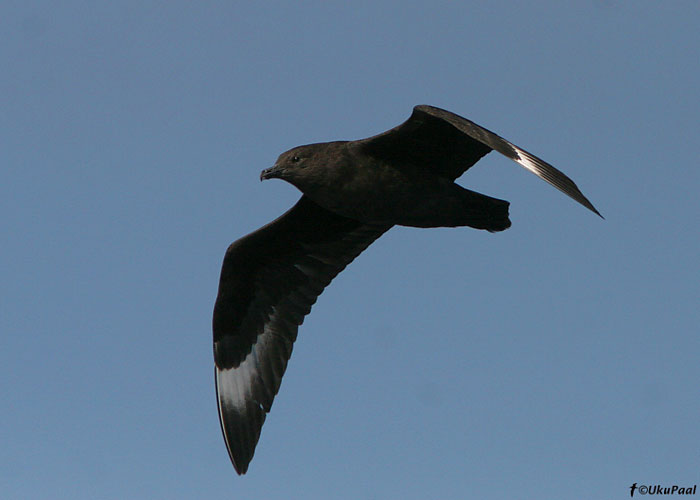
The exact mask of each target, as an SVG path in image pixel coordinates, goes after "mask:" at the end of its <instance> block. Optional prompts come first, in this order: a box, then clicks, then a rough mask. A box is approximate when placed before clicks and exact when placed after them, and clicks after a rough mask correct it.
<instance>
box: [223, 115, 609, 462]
mask: <svg viewBox="0 0 700 500" xmlns="http://www.w3.org/2000/svg"><path fill="white" fill-rule="evenodd" d="M492 150H496V151H498V152H499V153H501V154H503V155H505V156H507V157H508V158H510V159H511V160H513V161H515V162H517V163H518V164H520V165H522V166H523V167H525V168H526V169H528V170H529V171H531V172H532V173H534V174H535V175H537V176H538V177H540V178H541V179H544V180H545V181H547V182H548V183H550V184H551V185H553V186H554V187H556V188H558V189H559V190H561V191H562V192H564V193H565V194H567V195H568V196H570V197H571V198H573V199H574V200H576V201H577V202H579V203H580V204H581V205H583V206H584V207H586V208H588V209H589V210H591V211H593V212H594V213H596V214H598V215H600V213H599V212H598V211H597V210H596V209H595V207H594V206H593V205H592V204H591V202H590V201H588V199H586V197H585V196H584V195H583V193H581V191H580V190H579V189H578V187H576V184H574V182H573V181H572V180H571V179H569V178H568V177H567V176H566V175H564V174H563V173H562V172H560V171H559V170H557V169H556V168H554V167H553V166H552V165H550V164H548V163H546V162H545V161H543V160H541V159H539V158H537V157H536V156H534V155H532V154H530V153H528V152H527V151H525V150H523V149H521V148H519V147H518V146H516V145H514V144H512V143H510V142H508V141H507V140H505V139H503V138H501V137H499V136H498V135H496V134H494V133H493V132H490V131H489V130H486V129H485V128H483V127H480V126H479V125H477V124H476V123H474V122H472V121H470V120H467V119H466V118H462V117H461V116H458V115H456V114H454V113H451V112H449V111H445V110H443V109H439V108H436V107H433V106H426V105H421V106H416V107H415V108H414V109H413V113H412V114H411V116H410V118H409V119H408V120H407V121H405V122H404V123H402V124H401V125H399V126H397V127H395V128H392V129H391V130H388V131H387V132H384V133H382V134H379V135H376V136H373V137H370V138H367V139H361V140H356V141H336V142H328V143H321V144H310V145H306V146H299V147H296V148H293V149H290V150H289V151H287V152H285V153H282V154H281V155H280V156H279V158H278V159H277V162H276V163H275V165H274V166H273V167H271V168H268V169H266V170H263V171H262V173H261V174H260V179H261V180H264V179H273V178H278V179H283V180H285V181H287V182H289V183H291V184H293V185H294V186H295V187H297V188H298V189H299V190H300V191H301V192H302V196H301V199H299V201H298V202H297V203H296V205H294V206H293V207H292V208H291V209H290V210H289V211H287V212H286V213H284V214H283V215H282V216H280V217H279V218H277V219H276V220H274V221H272V222H270V223H269V224H267V225H265V226H263V227H262V228H260V229H258V230H257V231H254V232H253V233H251V234H249V235H247V236H244V237H243V238H241V239H239V240H238V241H236V242H234V243H233V244H231V246H229V247H228V250H227V251H226V255H225V257H224V262H223V266H222V268H221V278H220V282H219V291H218V296H217V298H216V304H215V306H214V318H213V331H214V361H215V365H216V369H215V380H216V392H217V397H218V408H219V421H220V423H221V429H222V432H223V435H224V440H225V441H226V447H227V448H228V453H229V456H230V458H231V461H232V462H233V466H234V468H235V469H236V472H238V474H244V473H245V472H246V471H247V470H248V465H249V464H250V461H251V459H252V458H253V453H254V452H255V447H256V445H257V443H258V439H259V437H260V430H261V429H262V425H263V423H264V422H265V416H266V414H267V413H268V412H269V411H270V408H271V406H272V402H273V400H274V397H275V395H276V394H277V391H278V390H279V388H280V382H281V380H282V375H283V374H284V371H285V369H286V367H287V362H288V360H289V357H290V356H291V354H292V346H293V344H294V341H295V340H296V337H297V330H298V328H299V325H301V324H302V322H303V321H304V316H306V315H307V314H308V313H309V311H310V310H311V306H312V305H313V304H314V303H315V302H316V299H317V298H318V296H319V295H320V294H321V292H322V291H323V289H324V288H325V287H326V286H328V284H329V283H330V282H331V280H332V279H333V278H334V277H335V276H336V275H337V274H338V273H339V272H340V271H342V270H343V269H344V268H345V266H347V265H348V264H349V263H350V262H352V260H353V259H354V258H355V257H357V256H358V255H359V254H360V253H361V252H362V251H363V250H364V249H365V248H367V247H368V246H369V245H370V244H371V243H372V242H373V241H374V240H376V239H377V238H379V237H380V236H381V235H382V234H384V233H385V232H386V231H388V230H389V229H390V228H391V227H392V226H394V225H401V226H413V227H458V226H469V227H473V228H476V229H485V230H487V231H502V230H504V229H507V228H508V227H510V220H509V218H508V206H509V203H508V202H507V201H504V200H499V199H496V198H492V197H490V196H486V195H483V194H479V193H476V192H474V191H470V190H468V189H464V188H463V187H461V186H459V185H457V184H455V182H454V181H455V179H457V178H458V177H459V176H460V175H462V174H463V173H464V172H465V171H466V170H467V169H469V168H470V167H471V166H472V165H474V164H475V163H476V162H477V161H479V159H480V158H482V157H483V156H484V155H486V154H487V153H489V152H490V151H492ZM601 217H602V216H601Z"/></svg>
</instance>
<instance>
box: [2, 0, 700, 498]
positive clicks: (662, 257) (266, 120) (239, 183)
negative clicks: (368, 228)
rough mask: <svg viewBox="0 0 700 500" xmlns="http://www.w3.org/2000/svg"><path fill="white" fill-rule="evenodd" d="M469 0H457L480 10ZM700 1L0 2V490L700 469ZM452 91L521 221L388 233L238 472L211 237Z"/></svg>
mask: <svg viewBox="0 0 700 500" xmlns="http://www.w3.org/2000/svg"><path fill="white" fill-rule="evenodd" d="M470 4H471V5H470ZM699 25H700V7H699V6H698V4H697V2H690V1H688V2H682V1H678V2H646V1H639V2H617V1H595V2H517V3H516V2H512V3H511V2H479V3H476V2H473V3H472V2H439V1H438V2H435V1H431V2H383V1H378V2H353V3H350V2H348V3H344V2H343V3H341V2H294V3H292V2H288V3H276V2H269V3H262V2H260V3H255V4H254V3H253V2H199V3H197V2H181V1H173V2H128V1H125V2H112V3H106V2H62V3H61V5H60V7H59V6H58V4H56V3H54V2H26V1H25V2H18V1H6V2H4V3H3V7H1V8H0V63H1V64H2V73H3V76H2V77H1V78H0V161H1V164H2V182H1V183H0V208H1V209H2V214H3V215H2V217H1V218H0V231H2V239H3V243H2V245H0V255H1V256H2V260H3V266H2V271H0V273H1V274H0V277H1V282H2V286H0V331H1V335H0V375H1V376H0V394H1V395H2V399H3V401H4V405H5V407H4V409H3V411H2V412H0V494H1V495H2V496H3V498H23V499H44V498H54V499H62V498H66V499H95V498H99V499H124V498H135V499H142V498H143V499H181V498H182V499H186V498H187V499H189V498H210V497H216V498H265V499H276V498H284V499H289V498H304V499H315V498H319V499H326V498H340V499H344V498H347V499H357V498H382V499H384V498H397V499H398V498H400V499H424V498H465V497H474V498H482V499H491V498H494V499H496V498H498V499H501V498H538V499H548V498H552V499H554V498H562V497H581V498H584V497H585V498H625V497H627V495H628V494H629V489H628V488H629V486H630V485H631V484H632V483H633V482H637V483H639V484H647V483H649V484H655V483H661V484H669V485H672V484H680V485H683V484H690V485H692V484H695V483H700V473H699V472H698V471H700V451H699V450H700V447H699V446H698V444H699V443H700V426H699V425H698V422H699V419H698V416H699V415H700V392H699V391H698V380H700V364H699V363H698V359H699V357H700V336H699V335H698V333H699V332H700V313H699V312H698V311H699V308H698V304H699V302H700V301H699V300H698V299H699V298H700V272H699V271H700V266H699V265H698V254H699V253H700V252H699V251H700V232H699V231H698V216H699V215H700V210H699V208H700V207H699V203H698V190H699V189H700V169H698V163H699V162H698V160H700V157H699V156H700V155H698V152H697V137H698V134H699V133H700V126H699V120H698V104H699V103H700V99H699V91H698V89H699V88H700V66H699V65H698V47H700V34H699V33H700V32H699V31H698V28H697V27H698V26H699ZM420 103H426V104H433V105H436V106H441V107H444V108H447V109H449V110H451V111H454V112H456V113H458V114H461V115H463V116H466V117H468V118H470V119H472V120H474V121H476V122H477V123H479V124H481V125H483V126H485V127H487V128H489V129H492V130H494V131H496V132H497V133H499V134H501V135H503V136H504V137H506V138H507V139H509V140H511V141H512V142H514V143H515V144H518V145H519V146H522V147H524V148H525V149H528V150H529V151H532V152H533V153H535V154H537V155H538V156H541V157H542V158H544V159H546V160H547V161H549V162H551V163H553V164H554V165H556V166H557V167H558V168H560V169H561V170H563V171H564V172H566V173H567V174H568V175H569V176H571V177H572V178H573V179H574V180H575V181H576V182H577V184H578V185H579V187H580V188H581V189H582V190H583V192H584V193H585V194H586V195H587V196H588V197H589V198H590V200H591V201H592V202H593V203H594V204H595V205H596V207H597V208H598V209H599V210H600V211H601V213H603V215H604V216H605V217H606V220H604V221H603V220H601V219H599V218H598V217H596V216H594V215H592V214H591V213H590V212H588V211H587V210H585V209H584V208H582V207H580V206H578V205H576V204H575V203H574V202H572V201H571V200H569V199H567V198H566V197H565V196H564V195H562V194H561V193H559V192H558V191H556V190H555V189H553V188H552V187H550V186H548V185H547V184H545V183H543V182H542V181H540V180H538V179H537V178H536V177H535V176H533V175H531V174H529V173H527V172H526V171H525V170H523V169H521V168H520V167H518V166H517V165H516V164H514V163H512V162H510V161H509V160H507V159H505V158H503V157H499V156H497V155H496V154H495V153H494V154H492V155H489V156H488V157H487V158H485V159H484V160H482V161H481V162H480V163H479V164H478V165H477V166H476V167H475V168H473V169H472V170H470V171H469V172H468V173H467V174H466V175H465V176H464V177H463V178H461V179H460V181H459V182H460V183H461V184H462V185H464V186H466V187H469V188H471V189H474V190H476V191H479V192H483V193H486V194H489V195H491V196H495V197H499V198H504V199H507V200H509V201H511V203H512V205H511V219H512V221H513V227H512V228H511V229H509V230H508V231H506V232H504V233H500V234H489V233H486V232H480V231H475V230H470V229H466V228H465V229H436V230H419V229H410V228H395V229H393V230H392V231H391V232H390V233H388V234H387V235H385V236H384V237H382V238H381V239H380V240H379V241H377V242H376V243H375V244H374V245H373V246H371V247H370V248H369V249H368V250H367V251H366V252H365V253H364V254H363V255H361V256H360V257H359V258H358V259H357V260H356V261H355V262H354V263H353V264H351V265H350V266H349V268H348V269H347V270H346V271H345V272H344V273H342V274H341V275H340V276H339V277H338V278H337V279H336V280H335V281H334V282H333V284H332V285H331V286H330V288H329V289H327V290H326V292H324V294H323V295H322V296H321V297H320V299H319V301H318V302H317V304H316V305H315V306H314V310H313V312H312V314H311V315H310V316H309V317H307V320H306V322H305V323H304V325H303V326H302V328H301V330H300V334H299V338H298V340H297V343H296V345H295V349H294V354H293V356H292V359H291V362H290V365H289V368H288V370H287V374H286V375H285V378H284V381H283V383H282V388H281V391H280V394H279V395H278V397H277V399H276V400H275V404H274V406H273V409H272V412H271V413H270V415H269V416H268V419H267V422H266V424H265V426H264V428H263V433H262V437H261V440H260V443H259V445H258V448H257V452H256V456H255V458H254V460H253V462H252V464H251V467H250V470H249V472H248V474H247V475H246V476H244V477H238V476H236V474H235V473H234V470H233V468H232V467H231V465H230V463H229V459H228V456H227V454H226V450H225V447H224V444H223V440H222V438H221V435H220V430H219V424H218V421H217V415H216V402H215V397H214V382H213V364H212V363H213V361H212V352H211V310H212V307H213V301H214V298H215V294H216V288H217V283H218V273H219V269H220V265H221V259H222V257H223V254H224V251H225V249H226V247H227V245H228V244H229V243H230V242H231V241H233V240H235V239H236V238H238V237H240V236H242V235H244V234H246V233H248V232H250V231H252V230H255V229H257V228H258V227H260V226H261V225H263V224H264V223H267V222H268V221H270V220H272V219H273V218H275V217H277V216H278V215H279V214H281V213H282V212H283V211H284V210H286V209H287V208H288V207H290V206H291V205H292V204H293V203H294V202H295V200H296V199H297V198H298V196H299V194H298V192H297V191H296V190H295V189H294V188H293V187H292V186H290V185H288V184H285V183H282V182H279V181H269V182H265V183H260V182H259V181H258V175H259V172H260V170H262V169H263V168H266V167H268V166H270V165H272V163H273V162H274V160H275V159H276V158H277V155H278V154H279V153H280V152H282V151H284V150H287V149H289V148H290V147H293V146H296V145H299V144H305V143H310V142H320V141H327V140H335V139H356V138H362V137H367V136H370V135H373V134H375V133H378V132H381V131H384V130H386V129H388V128H390V127H393V126H394V125H397V124H398V123H400V122H402V121H403V120H404V119H406V118H407V117H408V115H409V114H410V112H411V108H412V106H413V105H415V104H420Z"/></svg>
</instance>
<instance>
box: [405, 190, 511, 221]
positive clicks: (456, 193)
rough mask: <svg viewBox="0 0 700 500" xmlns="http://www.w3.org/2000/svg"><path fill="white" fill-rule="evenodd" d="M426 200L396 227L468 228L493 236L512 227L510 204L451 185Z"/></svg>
mask: <svg viewBox="0 0 700 500" xmlns="http://www.w3.org/2000/svg"><path fill="white" fill-rule="evenodd" d="M426 198H427V199H426V200H423V202H422V203H417V204H416V205H415V206H413V207H411V209H409V210H406V211H405V212H403V213H402V214H401V215H400V216H399V220H398V221H396V222H395V223H397V224H400V225H402V226H413V227H459V226H469V227H473V228H475V229H485V230H487V231H491V232H496V231H503V230H504V229H508V228H509V227H510V219H509V218H508V206H509V205H510V203H508V202H507V201H504V200H499V199H497V198H491V197H490V196H486V195H483V194H480V193H476V192H474V191H470V190H468V189H464V188H463V187H462V186H460V185H458V184H454V183H450V185H448V186H445V187H444V188H443V189H442V190H441V191H439V192H437V193H430V196H427V197H426Z"/></svg>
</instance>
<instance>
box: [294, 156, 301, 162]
mask: <svg viewBox="0 0 700 500" xmlns="http://www.w3.org/2000/svg"><path fill="white" fill-rule="evenodd" d="M299 160H300V158H299V157H298V156H292V162H293V163H296V162H298V161H299Z"/></svg>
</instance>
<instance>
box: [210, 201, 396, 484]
mask: <svg viewBox="0 0 700 500" xmlns="http://www.w3.org/2000/svg"><path fill="white" fill-rule="evenodd" d="M390 227H391V226H387V225H367V224H362V223H360V222H358V221H355V220H352V219H347V218H345V217H341V216H339V215H335V214H333V213H331V212H329V211H327V210H325V209H323V208H321V207H319V206H318V205H316V204H315V203H314V202H312V201H311V200H310V199H308V198H307V197H306V196H302V198H301V199H300V200H299V202H297V204H296V205H295V206H294V207H293V208H292V209H290V210H289V211H288V212H286V213H285V214H284V215H282V216H281V217H279V218H278V219H276V220H275V221H273V222H271V223H270V224H268V225H266V226H264V227H262V228H261V229H259V230H257V231H255V232H253V233H251V234H249V235H248V236H245V237H243V238H241V239H240V240H238V241H236V242H235V243H233V244H232V245H231V246H230V247H229V248H228V250H227V252H226V256H225V258H224V263H223V266H222V269H221V280H220V283H219V293H218V296H217V299H216V304H215V306H214V319H213V330H214V360H215V365H216V374H215V377H216V391H217V397H218V405H219V419H220V422H221V429H222V431H223V434H224V439H225V441H226V446H227V448H228V452H229V456H230V457H231V461H232V462H233V465H234V467H235V469H236V471H237V472H238V473H239V474H243V473H245V472H246V470H247V469H248V464H249V463H250V460H251V459H252V458H253V453H254V451H255V446H256V444H257V442H258V438H259V437H260V430H261V428H262V425H263V423H264V421H265V415H266V414H267V412H269V411H270V407H271V406H272V401H273V399H274V397H275V395H276V394H277V391H278V390H279V387H280V382H281V380H282V375H283V374H284V371H285V369H286V366H287V361H288V360H289V357H290V356H291V353H292V345H293V343H294V341H295V340H296V336H297V330H298V327H299V325H300V324H301V323H302V322H303V320H304V316H305V315H306V314H308V313H309V311H310V310H311V306H312V305H313V304H314V302H316V299H317V297H318V296H319V295H320V294H321V292H322V291H323V289H324V288H325V287H326V286H327V285H328V284H329V283H330V282H331V280H332V279H333V278H334V277H335V276H336V275H337V274H338V273H339V272H340V271H342V270H343V269H344V268H345V266H347V265H348V264H349V263H350V262H351V261H352V260H353V259H354V258H355V257H357V256H358V255H359V254H360V253H361V252H362V251H363V250H364V249H365V248H367V247H368V246H369V245H370V244H371V243H372V242H373V241H374V240H376V239H377V238H378V237H379V236H381V235H382V234H383V233H384V232H385V231H387V230H388V229H389V228H390Z"/></svg>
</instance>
